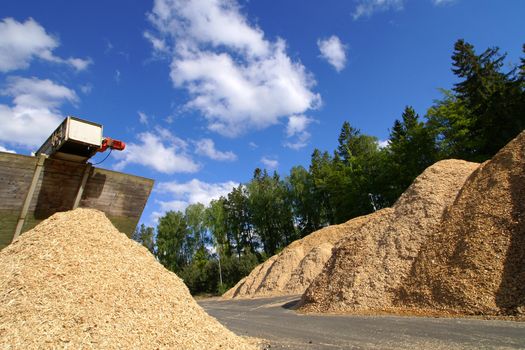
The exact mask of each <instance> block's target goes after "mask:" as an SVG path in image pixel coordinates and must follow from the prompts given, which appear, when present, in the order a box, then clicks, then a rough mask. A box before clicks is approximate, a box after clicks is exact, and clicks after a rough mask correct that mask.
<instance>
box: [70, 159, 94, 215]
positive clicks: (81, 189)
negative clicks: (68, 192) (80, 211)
mask: <svg viewBox="0 0 525 350" xmlns="http://www.w3.org/2000/svg"><path fill="white" fill-rule="evenodd" d="M90 172H91V163H87V164H86V168H85V169H84V175H83V176H82V182H80V187H79V188H78V192H77V196H76V198H75V202H74V203H73V209H76V208H78V205H79V204H80V200H81V199H82V194H83V193H84V188H85V187H86V182H87V179H88V177H89V173H90Z"/></svg>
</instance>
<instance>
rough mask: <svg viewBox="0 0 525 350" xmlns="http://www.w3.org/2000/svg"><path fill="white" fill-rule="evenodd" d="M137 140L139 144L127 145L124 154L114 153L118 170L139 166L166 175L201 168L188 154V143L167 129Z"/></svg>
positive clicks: (138, 136) (145, 135)
mask: <svg viewBox="0 0 525 350" xmlns="http://www.w3.org/2000/svg"><path fill="white" fill-rule="evenodd" d="M137 139H138V142H131V143H129V144H127V145H126V149H125V150H124V151H123V152H115V153H113V154H114V157H115V158H116V159H117V163H116V164H115V166H114V167H115V169H116V170H122V169H124V168H125V167H126V166H127V165H129V164H139V165H142V166H145V167H149V168H152V169H154V170H156V171H158V172H161V173H165V174H173V173H193V172H196V171H198V170H199V168H200V167H199V165H198V164H197V163H195V162H194V161H193V160H192V159H191V157H190V156H188V154H187V153H186V147H187V144H186V142H185V141H183V140H181V139H179V138H178V137H175V136H174V135H173V134H171V133H170V132H169V131H168V130H166V129H161V128H157V129H156V130H155V131H153V132H151V131H147V132H143V133H140V134H138V135H137Z"/></svg>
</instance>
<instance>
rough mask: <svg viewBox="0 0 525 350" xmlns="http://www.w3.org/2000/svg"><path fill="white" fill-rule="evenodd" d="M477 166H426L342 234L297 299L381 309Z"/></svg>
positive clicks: (312, 304)
mask: <svg viewBox="0 0 525 350" xmlns="http://www.w3.org/2000/svg"><path fill="white" fill-rule="evenodd" d="M478 166H479V164H477V163H469V162H465V161H460V160H445V161H441V162H438V163H436V164H434V165H432V166H430V167H429V168H427V169H426V170H425V171H424V172H423V173H422V174H421V175H419V176H418V177H417V179H416V180H415V181H414V182H413V183H412V185H411V186H410V187H409V188H408V189H407V190H406V191H405V192H404V193H403V195H402V196H401V197H400V198H399V200H398V201H397V202H396V203H395V205H394V206H393V207H392V208H388V209H384V210H382V211H379V212H376V213H375V214H374V216H373V217H372V218H370V220H368V222H367V223H366V224H364V225H363V226H362V227H361V228H360V229H359V231H357V232H354V233H353V234H352V235H349V236H347V237H345V238H344V239H343V240H342V241H341V242H339V244H338V245H337V247H336V248H335V249H334V253H333V255H332V257H331V258H330V260H329V262H328V263H327V266H326V268H325V269H324V270H323V272H322V273H321V274H320V275H319V276H318V277H317V278H316V279H315V280H314V282H313V283H312V284H311V285H310V287H309V288H308V289H307V290H306V292H305V294H304V295H303V298H302V304H303V306H302V308H303V310H306V311H317V312H319V311H321V312H347V311H352V312H354V311H371V310H385V309H389V308H391V307H392V305H393V300H394V298H395V291H396V290H397V288H399V286H400V285H401V283H402V281H403V279H404V278H405V277H406V276H407V275H408V274H409V272H410V268H411V266H412V263H413V261H414V259H415V258H416V257H417V255H418V253H419V250H420V248H421V246H422V245H424V244H426V242H427V241H428V239H429V237H431V236H432V235H433V232H435V230H436V228H437V226H438V225H439V222H440V221H441V217H442V215H443V211H444V210H445V208H446V207H447V206H448V205H450V204H451V203H452V202H453V200H454V198H455V197H456V195H457V193H458V191H459V189H460V188H461V186H462V184H463V183H464V182H465V180H466V179H467V177H468V176H469V175H470V174H471V173H472V172H473V171H474V170H475V169H476V168H477V167H478Z"/></svg>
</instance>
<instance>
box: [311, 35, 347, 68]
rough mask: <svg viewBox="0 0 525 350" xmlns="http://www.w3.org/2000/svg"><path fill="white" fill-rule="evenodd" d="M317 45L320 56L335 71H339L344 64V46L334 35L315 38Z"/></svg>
mask: <svg viewBox="0 0 525 350" xmlns="http://www.w3.org/2000/svg"><path fill="white" fill-rule="evenodd" d="M317 47H319V50H320V51H321V57H323V58H324V59H325V60H327V61H328V63H330V64H331V65H332V66H333V67H334V68H335V70H336V71H338V72H340V71H341V70H342V69H343V68H344V67H345V65H346V47H345V45H343V43H341V40H339V38H338V37H337V36H335V35H332V36H331V37H329V38H328V39H319V40H317Z"/></svg>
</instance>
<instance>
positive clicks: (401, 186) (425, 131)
mask: <svg viewBox="0 0 525 350" xmlns="http://www.w3.org/2000/svg"><path fill="white" fill-rule="evenodd" d="M435 139H436V137H435V134H434V131H433V130H432V129H430V128H428V127H427V126H426V125H425V123H423V122H422V121H420V120H419V115H417V113H416V111H415V110H414V109H413V108H412V107H410V106H407V107H405V110H404V111H403V114H402V116H401V120H396V121H395V122H394V126H393V128H392V131H391V132H390V145H389V151H390V152H389V158H390V169H388V170H389V172H391V173H392V174H396V177H397V179H396V180H395V181H393V182H392V184H393V186H394V188H393V192H394V196H395V197H398V196H399V195H401V193H403V192H404V191H405V190H406V189H407V187H408V186H410V184H411V183H412V181H414V179H415V178H416V176H418V175H419V174H421V172H422V171H423V170H425V169H426V168H427V167H428V166H430V165H432V164H433V163H435V162H436V160H438V158H439V157H438V150H437V145H436V141H435Z"/></svg>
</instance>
